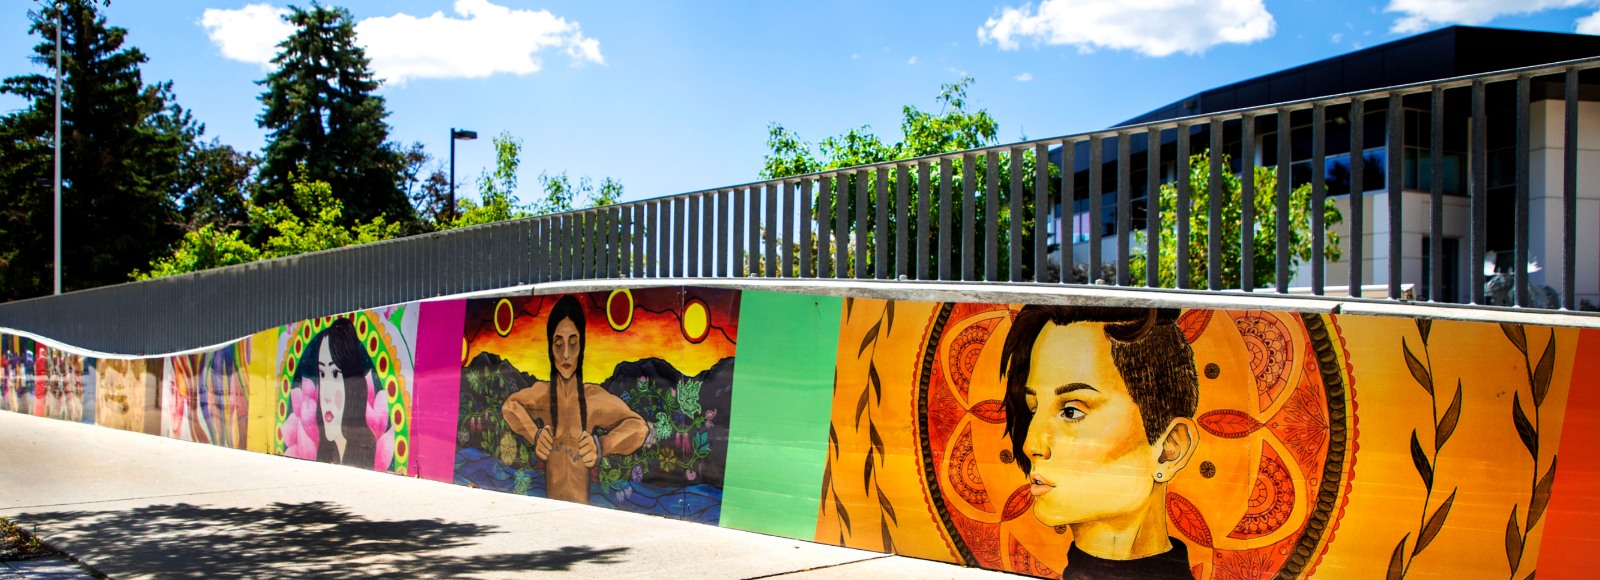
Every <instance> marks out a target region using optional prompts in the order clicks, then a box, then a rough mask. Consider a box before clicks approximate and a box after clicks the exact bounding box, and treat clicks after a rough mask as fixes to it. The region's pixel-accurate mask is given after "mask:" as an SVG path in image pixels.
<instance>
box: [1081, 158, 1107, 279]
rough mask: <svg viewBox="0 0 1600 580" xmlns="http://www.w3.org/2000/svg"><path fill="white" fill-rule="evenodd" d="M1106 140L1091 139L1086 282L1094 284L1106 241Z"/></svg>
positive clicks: (1099, 270) (1097, 276) (1098, 274)
mask: <svg viewBox="0 0 1600 580" xmlns="http://www.w3.org/2000/svg"><path fill="white" fill-rule="evenodd" d="M1105 148H1106V147H1105V138H1104V137H1101V136H1098V135H1097V136H1094V137H1090V138H1089V226H1088V228H1087V229H1088V231H1087V232H1084V233H1086V234H1088V235H1089V264H1088V265H1087V266H1085V269H1084V281H1085V282H1088V283H1090V284H1094V283H1095V282H1098V281H1100V280H1101V278H1100V274H1101V268H1100V264H1101V262H1102V261H1103V260H1104V258H1102V257H1101V255H1100V254H1101V246H1104V245H1105V244H1104V243H1103V242H1104V240H1105V233H1106V226H1105V200H1104V199H1103V197H1104V196H1105V178H1104V176H1103V175H1102V174H1101V172H1102V171H1104V170H1105Z"/></svg>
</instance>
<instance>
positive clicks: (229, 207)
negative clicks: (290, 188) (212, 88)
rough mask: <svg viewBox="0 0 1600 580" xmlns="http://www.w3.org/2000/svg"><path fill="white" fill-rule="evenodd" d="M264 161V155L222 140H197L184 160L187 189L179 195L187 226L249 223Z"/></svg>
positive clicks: (226, 226)
mask: <svg viewBox="0 0 1600 580" xmlns="http://www.w3.org/2000/svg"><path fill="white" fill-rule="evenodd" d="M260 165H261V157H259V156H257V155H255V154H252V153H250V152H248V151H239V150H237V149H234V148H233V147H232V146H230V145H224V144H222V143H221V142H220V141H218V140H215V139H213V140H212V141H211V142H210V143H197V144H196V145H195V146H194V147H193V148H192V149H191V150H190V152H189V154H188V155H185V156H184V160H183V174H182V175H183V184H184V186H185V191H184V192H183V193H182V195H181V196H180V197H179V199H178V202H179V205H178V214H179V215H180V216H181V218H182V220H183V224H184V227H185V229H186V230H188V231H194V230H197V229H199V228H201V227H204V226H207V225H211V226H215V227H214V229H216V230H217V231H222V230H226V229H231V228H238V227H242V226H246V225H248V224H249V221H250V210H249V199H250V197H251V192H252V191H253V189H254V185H255V169H256V168H257V167H258V166H260Z"/></svg>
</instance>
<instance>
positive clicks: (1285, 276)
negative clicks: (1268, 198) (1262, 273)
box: [1272, 109, 1294, 294]
mask: <svg viewBox="0 0 1600 580" xmlns="http://www.w3.org/2000/svg"><path fill="white" fill-rule="evenodd" d="M1292 130H1293V127H1292V126H1291V125H1290V111H1289V109H1278V200H1277V203H1276V204H1275V205H1274V206H1273V214H1272V216H1273V218H1274V219H1275V220H1276V222H1277V225H1276V227H1277V234H1278V252H1277V260H1276V266H1277V271H1276V272H1275V275H1274V280H1273V281H1274V282H1275V284H1276V286H1277V289H1278V293H1279V294H1288V293H1289V276H1290V273H1289V192H1290V191H1291V190H1293V189H1294V188H1293V187H1292V185H1293V184H1292V182H1293V179H1294V176H1293V172H1292V170H1291V169H1290V167H1289V164H1290V161H1291V159H1292V156H1293V153H1294V151H1293V149H1291V148H1290V145H1291V144H1292V143H1293V142H1294V139H1293V136H1292V135H1291V134H1290V132H1291V131H1292Z"/></svg>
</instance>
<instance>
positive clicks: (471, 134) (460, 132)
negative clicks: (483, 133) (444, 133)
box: [450, 129, 478, 141]
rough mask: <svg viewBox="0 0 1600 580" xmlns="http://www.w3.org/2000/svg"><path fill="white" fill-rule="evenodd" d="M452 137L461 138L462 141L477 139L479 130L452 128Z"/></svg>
mask: <svg viewBox="0 0 1600 580" xmlns="http://www.w3.org/2000/svg"><path fill="white" fill-rule="evenodd" d="M450 138H451V139H460V140H462V141H471V140H473V139H477V138H478V132H477V131H468V130H465V129H451V130H450Z"/></svg>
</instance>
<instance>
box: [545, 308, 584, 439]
mask: <svg viewBox="0 0 1600 580" xmlns="http://www.w3.org/2000/svg"><path fill="white" fill-rule="evenodd" d="M569 319H570V320H572V325H573V326H576V327H578V361H577V364H576V365H575V366H576V368H574V369H573V371H572V378H573V381H574V382H576V383H577V385H578V421H579V425H581V427H579V429H580V430H582V431H585V432H587V431H588V430H589V398H588V396H586V395H585V394H584V390H585V389H584V388H583V384H584V383H583V351H584V348H585V347H587V346H589V337H588V330H587V328H586V326H585V322H584V317H583V305H582V304H579V303H578V299H577V298H576V297H573V296H571V295H567V296H562V297H561V299H560V300H557V301H556V305H555V306H553V307H551V308H550V318H549V319H548V321H547V322H546V323H545V327H544V343H545V353H546V354H548V355H549V356H550V430H551V431H556V426H557V425H558V424H559V423H560V422H561V405H560V403H559V402H558V401H559V399H557V398H556V382H557V381H559V380H560V378H561V371H559V370H557V367H556V351H555V344H556V341H555V338H556V325H558V324H561V321H563V320H569Z"/></svg>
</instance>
